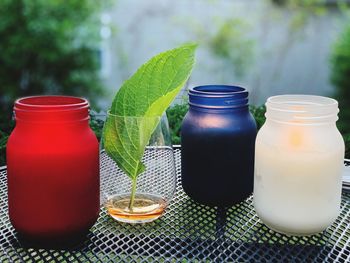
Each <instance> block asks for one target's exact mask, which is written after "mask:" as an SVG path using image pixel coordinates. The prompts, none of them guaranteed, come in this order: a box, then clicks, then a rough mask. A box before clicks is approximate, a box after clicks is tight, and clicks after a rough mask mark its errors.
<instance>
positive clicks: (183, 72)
mask: <svg viewBox="0 0 350 263" xmlns="http://www.w3.org/2000/svg"><path fill="white" fill-rule="evenodd" d="M195 49H196V45H195V44H187V45H183V46H180V47H178V48H175V49H173V50H169V51H166V52H164V53H160V54H159V55H157V56H155V57H153V58H152V59H151V60H149V61H148V62H147V63H145V64H144V65H142V66H141V67H140V68H139V69H138V70H137V72H136V73H135V74H134V75H133V76H132V77H131V78H130V79H128V80H127V81H125V82H124V84H123V85H122V87H121V88H120V90H119V91H118V93H117V94H116V96H115V98H114V100H113V103H112V107H111V109H110V114H109V115H108V117H107V120H106V124H105V127H104V134H103V143H104V147H105V150H106V152H107V154H108V155H109V156H110V157H111V158H112V159H113V160H114V161H115V162H116V163H117V164H118V166H119V167H120V168H121V169H122V170H123V171H124V172H125V173H126V174H127V175H128V176H129V177H130V178H131V179H133V180H134V179H135V178H137V176H138V175H139V174H141V173H142V172H143V171H144V170H145V166H144V164H143V163H142V162H141V159H142V156H143V153H144V150H145V147H146V145H147V144H148V141H149V140H150V138H151V135H152V133H153V131H154V129H155V128H156V127H157V125H158V123H159V121H160V118H161V116H162V114H163V113H164V112H165V110H166V109H167V108H168V107H169V105H170V104H171V102H172V101H173V100H174V99H175V97H176V95H177V94H178V92H179V91H180V90H181V88H182V87H183V86H184V84H185V83H186V81H187V80H188V78H189V76H190V74H191V71H192V68H193V65H194V53H195Z"/></svg>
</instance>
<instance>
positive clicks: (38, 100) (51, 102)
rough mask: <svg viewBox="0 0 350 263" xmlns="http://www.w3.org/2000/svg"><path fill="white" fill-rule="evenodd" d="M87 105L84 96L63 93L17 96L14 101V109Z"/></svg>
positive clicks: (62, 108) (24, 109)
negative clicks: (64, 94)
mask: <svg viewBox="0 0 350 263" xmlns="http://www.w3.org/2000/svg"><path fill="white" fill-rule="evenodd" d="M88 107H89V102H88V101H87V99H85V98H79V97H73V96H63V95H40V96H29V97H23V98H19V99H17V100H16V101H15V110H17V111H18V110H20V111H28V112H35V111H66V110H75V109H84V108H88Z"/></svg>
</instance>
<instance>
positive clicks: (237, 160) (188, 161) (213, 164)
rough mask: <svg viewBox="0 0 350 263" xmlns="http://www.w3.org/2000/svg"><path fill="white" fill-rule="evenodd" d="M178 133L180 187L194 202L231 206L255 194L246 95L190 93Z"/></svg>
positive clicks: (252, 126) (239, 91) (252, 128)
mask: <svg viewBox="0 0 350 263" xmlns="http://www.w3.org/2000/svg"><path fill="white" fill-rule="evenodd" d="M189 105H190V107H189V111H188V113H187V114H186V116H185V118H184V120H183V123H182V128H181V146H182V148H181V168H182V186H183V188H184V190H185V192H186V193H187V194H188V195H189V196H190V197H191V198H192V199H194V200H195V201H197V202H199V203H202V204H206V205H210V206H221V207H224V206H225V207H227V206H232V205H234V204H236V203H238V202H240V201H242V200H244V199H245V198H247V197H248V196H249V195H250V194H251V193H252V191H253V179H254V146H255V137H256V123H255V120H254V118H253V116H252V115H251V114H250V112H249V108H248V91H247V90H246V89H244V88H241V87H237V86H226V85H208V86H199V87H195V88H192V89H190V91H189Z"/></svg>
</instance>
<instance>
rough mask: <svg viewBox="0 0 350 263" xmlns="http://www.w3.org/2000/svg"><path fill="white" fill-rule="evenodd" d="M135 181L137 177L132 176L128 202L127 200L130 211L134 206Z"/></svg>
mask: <svg viewBox="0 0 350 263" xmlns="http://www.w3.org/2000/svg"><path fill="white" fill-rule="evenodd" d="M136 183H137V177H134V178H133V179H132V186H131V194H130V202H129V210H130V211H132V210H133V207H134V201H135V194H136Z"/></svg>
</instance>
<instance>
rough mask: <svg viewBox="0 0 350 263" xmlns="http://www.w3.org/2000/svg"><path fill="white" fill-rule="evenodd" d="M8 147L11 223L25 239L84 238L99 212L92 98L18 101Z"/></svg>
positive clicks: (27, 99)
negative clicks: (91, 111)
mask: <svg viewBox="0 0 350 263" xmlns="http://www.w3.org/2000/svg"><path fill="white" fill-rule="evenodd" d="M14 112H15V118H16V127H15V129H14V130H13V132H12V133H11V135H10V137H9V140H8V144H7V174H8V206H9V216H10V221H11V223H12V225H13V227H14V228H15V229H16V231H17V232H18V233H19V234H20V235H21V236H24V237H26V238H30V239H31V240H37V241H45V242H50V241H52V242H54V243H55V242H56V243H57V242H61V241H68V240H69V241H71V240H74V239H75V238H78V237H82V236H84V235H85V234H86V233H87V232H88V230H89V228H90V227H91V226H92V225H93V224H94V223H95V222H96V220H97V217H98V214H99V146H98V141H97V139H96V136H95V134H94V133H93V131H92V130H91V129H90V127H89V114H88V113H89V103H88V101H87V100H85V99H82V98H76V97H68V96H34V97H27V98H22V99H18V100H17V101H16V102H15V106H14Z"/></svg>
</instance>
